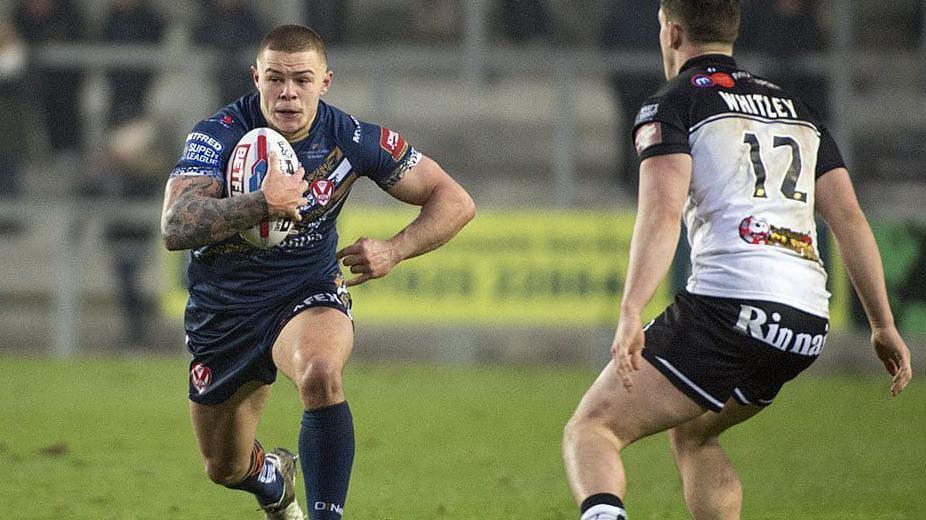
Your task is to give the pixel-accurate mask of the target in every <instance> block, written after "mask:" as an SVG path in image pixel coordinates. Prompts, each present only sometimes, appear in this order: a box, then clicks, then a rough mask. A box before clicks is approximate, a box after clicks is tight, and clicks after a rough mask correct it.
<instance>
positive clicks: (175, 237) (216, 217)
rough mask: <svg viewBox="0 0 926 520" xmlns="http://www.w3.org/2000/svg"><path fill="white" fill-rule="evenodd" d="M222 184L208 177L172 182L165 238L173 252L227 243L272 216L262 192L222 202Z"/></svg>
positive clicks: (166, 207) (163, 217)
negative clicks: (225, 241) (232, 237)
mask: <svg viewBox="0 0 926 520" xmlns="http://www.w3.org/2000/svg"><path fill="white" fill-rule="evenodd" d="M221 195H222V184H221V183H220V182H219V181H217V180H215V179H212V178H210V177H206V176H204V175H188V176H184V175H181V176H178V177H174V178H172V179H171V180H170V181H169V182H168V183H167V190H166V193H165V194H164V208H163V210H162V213H161V236H162V238H163V239H164V245H165V246H166V247H167V249H169V250H171V251H176V250H180V249H191V248H194V247H200V246H204V245H208V244H214V243H216V242H219V241H221V240H224V239H226V238H228V237H230V236H232V235H234V234H235V233H238V232H239V231H241V230H243V229H247V228H249V227H251V226H253V225H254V224H257V223H258V222H260V221H261V220H264V219H266V218H267V216H268V210H267V200H266V198H265V196H264V192H263V191H262V190H258V191H255V192H253V193H248V194H246V195H240V196H236V197H227V198H220V197H221Z"/></svg>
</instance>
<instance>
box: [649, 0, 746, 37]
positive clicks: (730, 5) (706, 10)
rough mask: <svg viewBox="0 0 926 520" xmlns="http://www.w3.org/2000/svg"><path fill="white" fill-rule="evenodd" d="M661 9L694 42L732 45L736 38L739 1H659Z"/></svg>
mask: <svg viewBox="0 0 926 520" xmlns="http://www.w3.org/2000/svg"><path fill="white" fill-rule="evenodd" d="M660 6H661V7H662V12H663V13H664V14H665V15H666V18H668V19H669V20H671V21H673V22H676V23H678V24H680V25H681V26H682V27H684V28H685V32H686V33H687V34H688V39H689V40H690V41H692V42H694V43H730V44H732V43H733V42H734V41H736V37H737V36H738V35H739V29H740V2H739V0H661V1H660Z"/></svg>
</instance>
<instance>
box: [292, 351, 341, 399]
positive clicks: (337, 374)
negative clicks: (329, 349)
mask: <svg viewBox="0 0 926 520" xmlns="http://www.w3.org/2000/svg"><path fill="white" fill-rule="evenodd" d="M296 386H298V387H299V392H300V393H301V394H302V396H303V399H310V400H312V401H315V400H325V399H327V398H329V397H333V396H337V395H339V394H340V393H341V392H342V388H341V364H340V363H337V362H334V361H331V360H329V359H325V358H313V359H310V360H307V362H306V363H305V365H304V368H303V369H302V371H301V373H300V374H299V378H298V381H296Z"/></svg>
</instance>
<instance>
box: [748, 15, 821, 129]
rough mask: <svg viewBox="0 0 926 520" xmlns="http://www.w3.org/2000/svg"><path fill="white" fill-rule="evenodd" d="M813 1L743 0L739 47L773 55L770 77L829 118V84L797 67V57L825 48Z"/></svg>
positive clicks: (819, 76)
mask: <svg viewBox="0 0 926 520" xmlns="http://www.w3.org/2000/svg"><path fill="white" fill-rule="evenodd" d="M816 7H817V6H816V2H814V1H811V0H744V1H743V10H742V22H741V24H740V37H739V39H738V40H737V47H738V48H739V49H742V50H745V51H750V52H759V53H764V54H767V55H769V56H770V57H772V58H773V60H774V61H773V63H772V66H771V68H770V69H769V70H767V71H766V74H767V75H768V79H770V80H771V81H772V82H773V83H777V84H778V85H780V86H781V87H784V88H785V89H788V90H793V91H797V92H801V93H802V94H803V99H804V101H805V102H806V103H807V104H808V105H809V106H810V107H811V108H812V109H814V110H815V111H817V112H818V113H819V114H820V115H821V116H823V118H824V119H826V114H827V111H828V110H827V109H828V104H827V83H826V78H825V75H824V73H823V72H820V73H818V74H816V73H811V72H807V71H804V70H801V69H800V68H796V67H795V66H794V63H793V62H794V60H795V59H796V58H800V57H801V56H802V55H805V54H808V53H818V52H821V51H823V50H824V48H825V47H826V38H825V37H824V34H823V29H822V27H821V26H820V24H819V21H818V20H817V16H816Z"/></svg>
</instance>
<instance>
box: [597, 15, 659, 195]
mask: <svg viewBox="0 0 926 520" xmlns="http://www.w3.org/2000/svg"><path fill="white" fill-rule="evenodd" d="M657 12H659V0H612V1H610V2H607V7H606V11H605V14H604V25H603V26H602V31H601V36H600V38H599V43H600V45H601V47H602V48H604V49H606V50H620V51H626V52H647V53H650V54H653V55H654V56H658V55H659V20H658V19H657V18H656V13H657ZM661 68H662V67H661V66H660V64H658V63H657V64H655V66H654V67H653V68H652V72H633V71H620V70H619V71H617V72H615V73H614V74H612V76H611V86H612V89H613V92H614V96H615V97H616V98H617V100H618V102H619V103H620V107H621V110H620V112H621V114H622V120H621V121H618V123H619V128H618V136H619V138H620V141H619V143H617V144H616V146H619V147H620V150H621V153H620V155H621V164H620V165H618V172H617V180H618V183H619V184H620V186H621V187H622V188H624V189H625V190H627V191H628V192H630V193H631V194H632V195H636V192H637V180H638V179H637V175H638V170H639V167H640V161H639V159H638V158H637V152H636V150H635V149H634V146H633V139H631V137H630V130H631V128H632V126H633V120H634V118H635V117H636V115H637V112H639V111H640V108H641V107H642V106H643V102H644V101H646V99H647V98H649V97H650V96H652V95H654V94H656V91H657V90H659V88H660V87H662V85H663V84H664V83H665V81H666V78H665V76H664V75H663V73H662V72H661Z"/></svg>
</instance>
